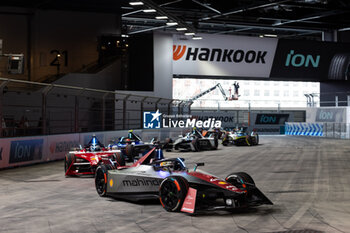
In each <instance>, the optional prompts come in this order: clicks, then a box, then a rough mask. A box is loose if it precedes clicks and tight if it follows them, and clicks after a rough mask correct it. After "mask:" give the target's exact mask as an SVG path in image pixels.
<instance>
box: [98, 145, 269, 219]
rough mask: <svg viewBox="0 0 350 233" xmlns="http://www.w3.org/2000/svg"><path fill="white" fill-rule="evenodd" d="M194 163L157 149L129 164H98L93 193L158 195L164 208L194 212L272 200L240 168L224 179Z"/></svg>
mask: <svg viewBox="0 0 350 233" xmlns="http://www.w3.org/2000/svg"><path fill="white" fill-rule="evenodd" d="M198 166H204V163H198V164H196V166H195V167H194V168H193V169H191V170H188V168H187V167H186V166H185V164H184V159H181V158H169V159H164V158H163V156H162V153H161V151H160V150H159V149H155V148H153V149H152V150H151V151H150V152H149V153H147V154H146V155H145V156H144V157H142V158H141V159H140V160H139V161H137V162H135V163H134V164H133V165H131V166H119V167H117V168H116V169H115V167H113V166H111V165H108V164H102V165H100V166H99V167H98V168H97V170H96V175H95V186H96V190H97V193H98V194H99V195H100V196H102V197H105V196H110V197H115V198H120V199H126V200H131V201H139V200H143V199H153V198H159V200H160V203H161V204H162V206H163V207H164V209H165V210H167V211H174V212H175V211H183V212H187V213H196V212H198V211H201V210H217V209H226V210H233V209H235V208H243V207H249V206H258V205H262V204H269V205H272V202H271V201H270V200H269V199H268V198H267V197H266V196H265V195H264V194H263V193H262V192H261V191H260V190H259V189H258V188H257V187H256V186H255V183H254V180H253V179H252V178H251V177H250V176H249V175H248V174H247V173H244V172H237V173H231V174H229V175H228V176H227V177H226V179H221V178H219V177H216V176H214V175H211V174H208V173H206V172H202V171H200V170H199V169H197V167H198Z"/></svg>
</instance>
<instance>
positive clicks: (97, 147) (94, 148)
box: [90, 144, 101, 151]
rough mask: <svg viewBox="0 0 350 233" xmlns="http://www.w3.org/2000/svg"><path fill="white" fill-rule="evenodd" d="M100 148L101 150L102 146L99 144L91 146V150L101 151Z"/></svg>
mask: <svg viewBox="0 0 350 233" xmlns="http://www.w3.org/2000/svg"><path fill="white" fill-rule="evenodd" d="M100 150H101V146H100V145H98V144H96V145H91V146H90V151H100Z"/></svg>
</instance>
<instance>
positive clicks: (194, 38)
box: [192, 36, 203, 40]
mask: <svg viewBox="0 0 350 233" xmlns="http://www.w3.org/2000/svg"><path fill="white" fill-rule="evenodd" d="M201 39H203V38H202V37H201V36H194V37H192V40H201Z"/></svg>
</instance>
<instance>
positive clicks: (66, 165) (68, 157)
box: [64, 154, 75, 176]
mask: <svg viewBox="0 0 350 233" xmlns="http://www.w3.org/2000/svg"><path fill="white" fill-rule="evenodd" d="M74 161H75V156H74V154H66V157H65V159H64V174H65V175H66V176H72V175H69V174H67V171H68V169H69V168H71V167H72V166H73V165H72V164H73V163H74Z"/></svg>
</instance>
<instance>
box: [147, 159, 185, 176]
mask: <svg viewBox="0 0 350 233" xmlns="http://www.w3.org/2000/svg"><path fill="white" fill-rule="evenodd" d="M184 161H185V159H184V158H169V159H162V160H156V161H155V162H153V163H152V165H153V167H154V169H155V170H156V171H160V170H163V171H169V172H170V173H172V172H174V171H187V167H186V165H185V163H184Z"/></svg>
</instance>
